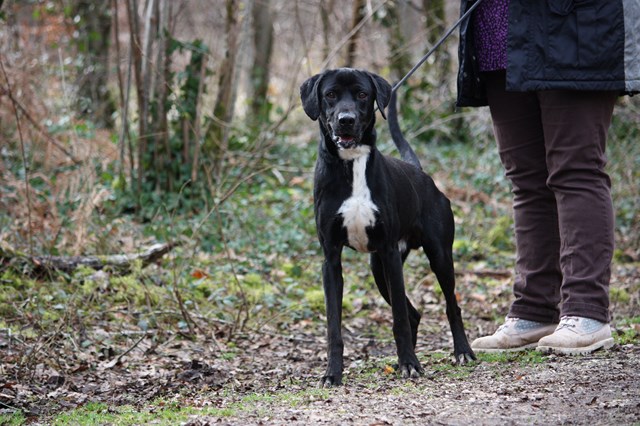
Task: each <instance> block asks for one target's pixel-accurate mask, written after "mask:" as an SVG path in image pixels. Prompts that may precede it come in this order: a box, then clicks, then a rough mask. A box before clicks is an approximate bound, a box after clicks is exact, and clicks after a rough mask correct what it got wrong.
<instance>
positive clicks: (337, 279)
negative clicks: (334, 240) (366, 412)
mask: <svg viewBox="0 0 640 426" xmlns="http://www.w3.org/2000/svg"><path fill="white" fill-rule="evenodd" d="M324 253H325V260H324V263H323V265H322V283H323V286H324V301H325V307H326V313H327V362H328V364H327V371H326V372H325V374H324V376H323V377H322V380H321V382H320V386H322V387H330V386H337V385H341V384H342V362H343V361H342V354H343V350H344V343H343V341H342V292H343V287H344V281H343V279H342V262H341V260H340V258H341V255H342V247H331V248H325V249H324Z"/></svg>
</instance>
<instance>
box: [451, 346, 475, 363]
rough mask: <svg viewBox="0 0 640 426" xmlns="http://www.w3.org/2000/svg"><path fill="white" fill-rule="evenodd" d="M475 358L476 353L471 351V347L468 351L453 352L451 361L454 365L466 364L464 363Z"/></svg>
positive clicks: (470, 361)
mask: <svg viewBox="0 0 640 426" xmlns="http://www.w3.org/2000/svg"><path fill="white" fill-rule="evenodd" d="M475 360H476V355H475V354H474V353H473V351H472V350H471V349H469V352H462V353H459V354H455V356H454V358H453V363H454V364H455V365H466V364H470V363H472V362H473V361H475Z"/></svg>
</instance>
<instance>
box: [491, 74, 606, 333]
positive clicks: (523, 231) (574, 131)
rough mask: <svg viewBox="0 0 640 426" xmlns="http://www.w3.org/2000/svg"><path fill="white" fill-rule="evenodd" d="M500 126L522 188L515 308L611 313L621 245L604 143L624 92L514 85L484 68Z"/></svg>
mask: <svg viewBox="0 0 640 426" xmlns="http://www.w3.org/2000/svg"><path fill="white" fill-rule="evenodd" d="M484 77H485V79H486V84H487V91H488V99H489V107H490V110H491V117H492V120H493V126H494V132H495V136H496V140H497V144H498V150H499V153H500V159H501V161H502V164H503V166H504V169H505V172H506V176H507V178H508V179H509V181H510V182H511V185H512V190H513V211H514V222H515V235H516V251H517V253H516V277H515V282H514V295H515V300H514V302H513V304H512V305H511V308H510V311H509V316H510V317H516V318H523V319H527V320H531V321H540V322H557V321H558V319H559V317H561V316H565V315H575V316H581V317H587V318H593V319H596V320H598V321H602V322H608V321H609V279H610V276H611V259H612V256H613V249H614V240H613V237H614V214H613V206H612V201H611V192H610V188H611V181H610V179H609V176H608V175H607V173H606V172H605V165H606V163H607V158H606V154H605V146H606V139H607V131H608V129H609V125H610V124H611V116H612V114H613V107H614V104H615V101H616V98H617V93H615V92H602V91H600V92H596V91H593V92H589V91H569V90H549V91H539V92H507V91H506V90H505V74H504V72H490V73H486V74H485V75H484Z"/></svg>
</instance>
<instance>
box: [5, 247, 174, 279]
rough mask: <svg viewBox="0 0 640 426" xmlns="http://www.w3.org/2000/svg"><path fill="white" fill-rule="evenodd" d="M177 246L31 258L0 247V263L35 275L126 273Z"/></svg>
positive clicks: (156, 259) (151, 261)
mask: <svg viewBox="0 0 640 426" xmlns="http://www.w3.org/2000/svg"><path fill="white" fill-rule="evenodd" d="M177 245H178V244H177V243H164V244H160V243H159V244H154V245H152V246H151V247H148V248H147V249H145V250H143V251H140V252H138V253H133V254H113V255H103V256H97V255H96V256H31V255H28V254H25V253H21V252H17V251H13V250H11V249H10V248H7V247H0V263H2V264H5V263H14V264H15V263H16V262H17V263H27V264H28V265H29V266H31V267H32V268H33V270H34V271H35V272H36V273H38V272H47V271H60V272H66V273H70V272H73V271H74V270H76V269H77V268H78V267H81V266H84V267H87V268H91V269H95V270H101V269H104V268H110V269H113V270H117V271H119V272H126V271H129V270H130V269H131V268H132V266H133V264H134V263H135V262H137V261H141V262H142V266H143V267H145V266H147V265H149V264H151V263H154V262H156V261H158V260H159V259H160V258H162V256H164V255H165V254H167V253H168V252H169V251H171V249H173V248H174V247H176V246H177Z"/></svg>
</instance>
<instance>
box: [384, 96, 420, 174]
mask: <svg viewBox="0 0 640 426" xmlns="http://www.w3.org/2000/svg"><path fill="white" fill-rule="evenodd" d="M396 98H397V96H396V92H395V91H394V92H392V93H391V99H390V100H389V109H388V111H387V121H388V122H389V131H390V132H391V138H392V139H393V143H394V144H396V147H397V148H398V151H400V156H401V157H402V159H403V160H404V161H406V162H407V163H410V164H413V165H414V166H416V167H417V168H419V169H422V166H421V165H420V160H418V156H417V155H416V153H415V152H414V151H413V149H412V148H411V145H409V142H407V140H406V139H405V138H404V136H403V135H402V131H401V130H400V125H399V124H398V108H397V106H396V102H397V100H396Z"/></svg>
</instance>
